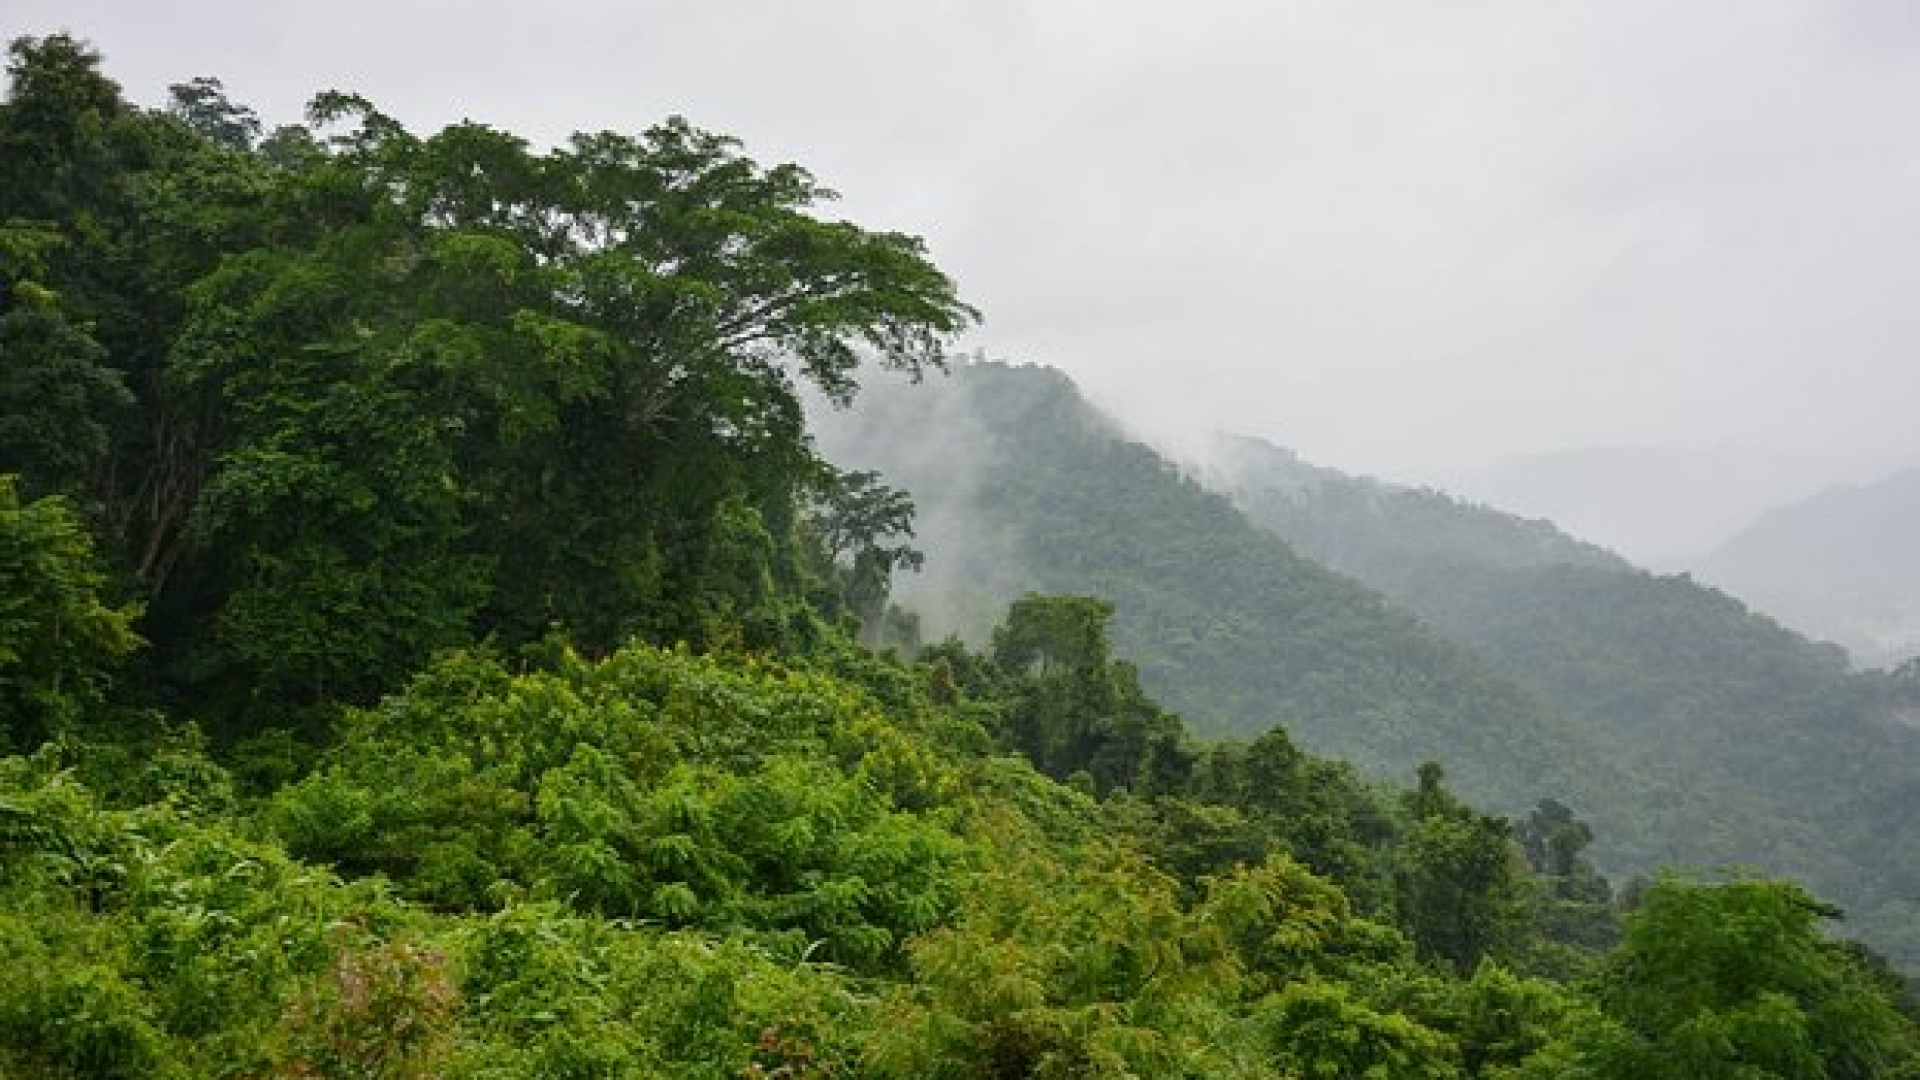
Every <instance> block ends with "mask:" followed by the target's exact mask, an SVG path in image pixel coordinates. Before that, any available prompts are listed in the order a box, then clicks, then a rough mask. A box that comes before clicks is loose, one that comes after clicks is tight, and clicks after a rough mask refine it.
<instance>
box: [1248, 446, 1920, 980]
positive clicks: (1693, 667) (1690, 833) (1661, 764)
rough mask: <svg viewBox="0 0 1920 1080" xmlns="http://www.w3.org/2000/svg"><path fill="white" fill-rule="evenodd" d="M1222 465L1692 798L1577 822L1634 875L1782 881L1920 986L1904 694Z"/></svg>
mask: <svg viewBox="0 0 1920 1080" xmlns="http://www.w3.org/2000/svg"><path fill="white" fill-rule="evenodd" d="M1232 449H1233V451H1234V452H1232V453H1230V454H1225V455H1219V456H1218V457H1217V458H1216V461H1217V462H1218V471H1217V472H1216V474H1215V476H1216V479H1217V480H1218V482H1219V483H1220V484H1221V486H1222V488H1223V489H1224V490H1227V491H1230V492H1232V493H1233V497H1234V499H1235V502H1236V504H1237V505H1239V506H1241V507H1242V508H1244V509H1245V511H1246V513H1247V514H1248V516H1249V517H1251V518H1252V519H1253V520H1255V521H1256V522H1258V523H1260V524H1263V525H1265V526H1267V527H1269V528H1271V529H1273V530H1274V531H1275V532H1276V533H1278V534H1279V535H1281V536H1283V537H1285V538H1286V539H1287V540H1288V541H1289V542H1291V543H1293V544H1295V545H1297V546H1298V547H1299V548H1300V550H1302V551H1303V552H1305V553H1306V554H1308V555H1311V556H1312V557H1314V558H1317V559H1322V560H1324V561H1326V562H1327V563H1328V564H1329V565H1332V566H1334V567H1337V568H1339V569H1341V570H1344V571H1346V572H1348V573H1351V574H1353V575H1354V576H1355V577H1357V578H1360V579H1361V580H1363V581H1365V582H1367V583H1368V584H1370V585H1373V586H1374V587H1375V588H1378V589H1380V590H1381V591H1382V592H1383V593H1385V594H1386V595H1387V596H1389V597H1391V598H1392V599H1393V600H1395V601H1396V602H1398V603H1401V604H1404V605H1405V606H1406V607H1407V608H1408V609H1409V610H1411V611H1413V612H1415V613H1417V614H1418V615H1419V616H1420V617H1421V618H1423V619H1425V620H1427V621H1428V622H1429V623H1430V624H1432V625H1433V626H1435V627H1436V628H1438V629H1440V630H1442V631H1444V632H1445V633H1447V634H1448V635H1449V636H1451V637H1452V638H1454V639H1455V640H1458V641H1461V642H1464V643H1466V644H1468V645H1471V646H1472V647H1473V648H1474V649H1475V650H1476V651H1477V652H1478V653H1479V654H1480V655H1482V656H1485V657H1486V658H1487V659H1488V661H1489V662H1490V663H1492V664H1493V665H1494V666H1495V667H1496V668H1497V669H1498V670H1500V671H1501V673H1502V674H1504V675H1506V676H1508V677H1509V678H1511V679H1513V680H1514V681H1516V682H1518V683H1520V684H1521V685H1523V686H1526V687H1527V688H1528V689H1530V690H1532V691H1533V692H1534V693H1536V694H1538V695H1539V696H1540V697H1541V698H1542V699H1544V700H1546V701H1548V702H1551V703H1552V704H1553V705H1554V706H1555V707H1557V708H1558V709H1559V710H1560V711H1561V712H1563V713H1564V714H1565V715H1567V716H1569V717H1573V718H1575V719H1576V720H1578V721H1580V722H1581V723H1582V725H1583V727H1584V728H1585V729H1586V730H1587V731H1589V732H1591V733H1593V734H1594V735H1595V736H1596V738H1597V739H1598V740H1600V741H1602V742H1604V743H1605V745H1606V746H1607V747H1608V751H1609V753H1611V754H1612V755H1613V756H1614V759H1615V760H1616V761H1619V762H1621V763H1622V767H1623V768H1624V769H1625V770H1627V771H1629V772H1631V773H1632V774H1633V775H1636V776H1640V777H1647V778H1655V777H1664V778H1665V784H1664V788H1665V791H1666V792H1668V793H1677V792H1680V791H1682V790H1684V791H1686V792H1687V793H1688V798H1686V799H1681V798H1677V797H1672V796H1671V795H1669V796H1668V797H1663V798H1658V799H1654V800H1650V801H1649V800H1638V801H1630V802H1622V803H1621V804H1619V805H1618V806H1617V807H1614V806H1609V807H1608V808H1607V809H1606V810H1605V812H1604V814H1603V812H1602V811H1601V809H1600V808H1598V807H1595V808H1593V811H1592V814H1593V816H1594V817H1595V818H1596V819H1597V820H1598V819H1602V818H1603V817H1604V820H1605V828H1606V829H1607V830H1609V831H1613V832H1617V833H1619V834H1622V835H1628V836H1633V837H1635V838H1637V843H1636V844H1635V848H1636V849H1637V850H1635V851H1634V853H1633V854H1634V857H1636V858H1637V860H1638V861H1639V862H1641V863H1643V864H1645V863H1667V864H1673V863H1690V864H1694V865H1723V864H1729V863H1744V864H1749V865H1761V866H1765V867H1767V868H1768V869H1769V870H1770V871H1773V872H1776V873H1783V874H1790V875H1792V876H1794V877H1796V878H1799V879H1801V880H1804V881H1807V882H1809V883H1811V884H1813V885H1814V886H1816V887H1817V888H1818V889H1819V890H1820V892H1821V893H1822V894H1823V895H1828V896H1832V897H1834V898H1835V899H1837V900H1839V901H1841V902H1842V903H1843V904H1844V905H1845V907H1846V908H1847V910H1848V913H1849V915H1850V922H1851V925H1852V926H1853V927H1854V928H1855V930H1857V931H1858V932H1860V933H1862V934H1865V935H1867V936H1868V937H1869V938H1870V940H1873V941H1874V942H1876V943H1877V944H1878V945H1880V946H1881V947H1883V948H1886V949H1887V950H1888V951H1889V952H1891V953H1893V954H1894V955H1896V956H1897V957H1898V958H1899V960H1900V961H1901V963H1902V964H1903V965H1905V966H1906V967H1908V968H1909V969H1910V970H1911V969H1914V968H1916V967H1920V904H1917V903H1916V901H1915V897H1916V896H1917V895H1920V893H1916V891H1915V886H1916V884H1920V845H1917V844H1916V842H1915V841H1916V838H1920V832H1916V829H1915V826H1914V824H1913V815H1914V810H1915V808H1916V807H1920V799H1917V798H1916V793H1915V789H1914V779H1913V778H1914V777H1915V776H1916V775H1920V728H1916V727H1914V726H1913V725H1912V724H1911V723H1910V722H1907V721H1903V720H1900V719H1899V717H1900V716H1901V715H1902V714H1903V713H1904V712H1905V711H1906V710H1908V709H1910V707H1911V706H1910V704H1909V702H1910V696H1911V690H1910V688H1903V687H1902V684H1901V683H1900V680H1899V679H1897V678H1890V677H1888V676H1886V675H1883V674H1880V673H1859V672H1854V671H1851V670H1850V669H1849V668H1848V666H1847V663H1846V659H1845V657H1844V656H1843V655H1842V654H1841V653H1840V652H1839V650H1837V649H1836V648H1834V647H1833V646H1830V645H1823V644H1817V643H1814V642H1810V641H1807V640H1806V639H1804V638H1802V637H1800V636H1799V635H1797V634H1794V633H1791V632H1789V631H1787V630H1785V629H1782V628H1781V627H1780V626H1778V625H1776V624H1775V623H1773V622H1772V621H1770V620H1769V619H1767V618H1764V617H1762V616H1760V615H1757V614H1754V613H1752V612H1750V611H1748V610H1747V609H1746V608H1744V607H1742V606H1741V605H1740V604H1739V603H1737V602H1735V601H1734V600H1732V599H1730V598H1729V597H1727V596H1725V595H1722V594H1720V593H1718V592H1715V591H1713V590H1712V589H1708V588H1705V587H1703V586H1701V585H1699V584H1698V583H1696V582H1694V581H1692V580H1691V579H1689V578H1687V577H1684V576H1681V577H1662V576H1656V575H1653V574H1649V573H1646V572H1644V571H1641V570H1638V569H1635V568H1633V567H1631V566H1629V565H1627V564H1626V563H1624V562H1621V561H1620V560H1618V559H1615V558H1612V557H1610V556H1607V555H1605V554H1604V553H1602V552H1598V551H1596V550H1595V549H1593V548H1590V547H1587V546H1585V545H1582V544H1578V543H1576V542H1574V541H1572V540H1569V539H1567V538H1566V537H1564V536H1559V535H1557V534H1554V533H1553V532H1552V530H1551V529H1550V528H1549V527H1548V526H1546V525H1545V524H1544V523H1540V522H1526V521H1521V520H1518V519H1515V518H1513V517H1510V516H1508V515H1504V514H1500V513H1497V512H1494V511H1491V510H1487V509H1484V508H1477V507H1469V506H1462V505H1460V504H1457V503H1454V502H1452V501H1451V500H1448V499H1446V498H1445V497H1443V496H1439V495H1437V494H1435V493H1432V492H1419V491H1407V490H1403V489H1396V488H1391V487H1388V486H1386V485H1382V484H1379V483H1375V482H1371V481H1365V480H1359V479H1356V478H1353V477H1346V476H1342V475H1340V474H1338V473H1334V472H1333V471H1332V470H1326V469H1315V468H1314V467H1312V466H1307V465H1304V464H1303V463H1301V462H1299V461H1298V460H1297V459H1295V458H1294V457H1293V456H1292V455H1290V454H1288V453H1286V452H1285V451H1282V450H1279V449H1277V448H1275V447H1272V446H1267V445H1264V444H1260V443H1257V442H1254V441H1251V440H1241V441H1239V442H1238V443H1237V444H1235V445H1234V446H1233V447H1232ZM1868 531H1869V532H1870V531H1871V530H1868ZM1466 537H1472V541H1471V542H1470V543H1461V542H1459V540H1460V539H1464V538H1466Z"/></svg>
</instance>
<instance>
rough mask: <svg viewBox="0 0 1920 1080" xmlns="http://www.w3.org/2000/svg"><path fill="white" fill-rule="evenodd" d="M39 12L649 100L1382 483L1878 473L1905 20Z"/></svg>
mask: <svg viewBox="0 0 1920 1080" xmlns="http://www.w3.org/2000/svg"><path fill="white" fill-rule="evenodd" d="M60 29H64V30H69V31H71V32H73V33H75V34H77V35H78V36H81V37H83V38H86V39H88V40H90V41H91V42H92V43H93V44H94V45H95V47H96V48H98V49H99V50H100V51H101V52H102V53H103V54H104V55H105V56H106V66H107V71H108V74H109V75H111V76H113V77H114V78H116V79H117V80H118V81H119V82H120V83H121V84H122V86H123V88H124V89H125V90H126V92H127V93H128V95H129V96H130V97H132V98H133V99H134V100H136V101H141V102H144V103H152V104H157V103H159V102H160V101H162V100H163V98H164V94H165V87H166V86H167V85H168V84H169V83H172V82H180V81H184V80H186V79H187V78H190V77H193V76H197V75H214V76H217V77H219V78H221V79H222V80H223V81H224V82H225V83H226V86H227V89H228V91H229V93H230V94H231V95H232V96H233V97H234V98H235V99H236V100H239V101H242V102H245V103H249V104H251V105H252V106H253V107H254V108H255V109H256V110H258V111H259V112H260V114H261V115H262V117H263V118H264V119H265V120H267V121H268V123H269V124H270V125H271V124H272V123H277V122H290V121H295V120H297V119H298V118H299V115H300V109H301V107H302V104H303V103H304V101H305V99H306V98H307V97H308V96H309V95H311V94H312V93H313V92H315V91H318V90H322V89H343V90H353V91H356V92H359V93H362V94H364V95H365V96H367V97H369V98H371V99H372V100H373V101H374V102H375V103H376V104H377V105H378V106H379V107H381V108H382V109H383V111H386V112H388V113H389V114H391V115H394V116H396V117H398V118H400V119H401V120H402V121H404V122H406V123H407V124H408V125H409V126H411V127H413V128H415V129H416V130H419V129H431V128H434V127H437V126H439V125H441V124H445V123H449V122H453V121H456V120H460V119H467V118H471V119H474V120H478V121H481V122H485V123H489V124H493V125H495V126H498V127H502V128H506V129H508V130H511V131H514V132H517V133H519V134H521V135H524V136H526V137H528V138H530V139H532V140H533V141H535V142H536V143H548V142H554V141H558V140H560V139H563V138H564V137H565V136H566V135H567V134H568V133H570V132H572V131H574V130H598V129H608V128H610V129H618V130H627V131H635V130H639V129H642V128H644V127H646V126H647V125H649V124H651V123H653V122H655V121H657V120H659V119H661V118H663V117H666V116H668V115H675V114H677V115H682V116H685V117H687V118H688V119H689V120H691V121H692V122H693V123H695V124H696V125H698V126H701V127H705V128H708V129H710V130H716V131H721V132H726V133H729V134H732V135H736V136H738V137H740V138H741V139H742V140H743V141H744V143H745V146H746V150H747V152H748V153H749V154H750V155H751V156H753V157H755V158H756V159H758V160H761V161H762V162H767V163H771V162H775V161H797V162H799V163H801V164H803V165H805V166H806V167H808V168H809V169H810V170H811V171H812V172H813V173H814V174H815V176H816V177H817V178H819V179H820V180H821V181H822V182H823V183H825V184H826V185H827V186H829V187H831V188H834V189H836V190H837V191H839V192H840V193H841V195H842V199H841V200H840V202H839V203H838V204H836V205H835V207H834V208H833V213H835V214H837V215H844V216H846V217H848V218H850V219H851V220H854V221H856V222H859V223H860V224H863V225H866V226H869V227H874V228H886V229H893V230H899V231H904V232H909V233H914V234H917V235H920V236H922V237H924V238H925V239H926V240H927V243H928V245H929V249H930V251H931V254H932V256H933V258H934V260H935V261H936V262H937V263H939V264H940V265H941V266H942V267H943V268H944V269H946V270H947V271H948V272H949V273H950V274H952V275H953V276H954V277H955V279H956V280H957V281H958V283H959V285H960V288H961V291H962V293H963V295H964V296H965V297H966V298H967V299H968V300H969V301H970V302H971V303H973V304H974V305H975V306H976V307H978V308H980V309H981V311H982V312H983V314H984V316H985V318H984V322H983V324H982V325H981V326H980V327H979V328H978V329H977V330H976V331H974V332H973V333H971V334H970V335H969V336H968V337H967V339H966V340H965V341H963V342H962V343H961V345H962V348H963V349H967V350H972V349H979V350H982V351H984V352H985V353H986V354H987V355H989V356H993V357H996V358H1005V359H1013V360H1021V361H1035V362H1041V363H1047V364H1052V365H1055V366H1058V367H1061V368H1064V369H1065V370H1067V371H1068V372H1069V373H1071V374H1072V375H1073V376H1074V377H1075V378H1076V380H1078V381H1079V382H1080V383H1081V384H1082V385H1083V386H1084V387H1085V388H1086V389H1087V390H1088V392H1089V393H1090V394H1091V395H1092V396H1093V397H1094V398H1095V399H1096V400H1098V401H1100V402H1101V403H1102V404H1104V405H1106V406H1108V407H1109V408H1111V409H1113V410H1114V411H1116V412H1118V413H1120V414H1122V415H1123V416H1125V417H1127V418H1129V419H1131V420H1133V421H1135V422H1136V423H1138V424H1140V425H1142V426H1143V428H1145V429H1149V430H1154V429H1159V430H1167V429H1171V428H1172V427H1174V426H1176V425H1193V426H1209V427H1219V428H1227V429H1232V430H1236V431H1243V432H1248V433H1252V434H1257V435H1262V436H1265V437H1267V438H1270V439H1272V440H1274V441H1276V442H1279V443H1281V444H1283V445H1287V446H1290V447H1292V448H1294V449H1296V450H1298V451H1299V452H1301V453H1302V454H1303V455H1304V456H1306V457H1308V458H1309V459H1310V460H1314V461H1317V462H1321V463H1324V464H1329V465H1334V466H1337V467H1341V468H1346V469H1350V470H1354V471H1361V472H1369V473H1374V474H1377V475H1382V476H1387V477H1390V478H1399V479H1414V480H1422V479H1430V478H1434V477H1441V476H1461V475H1470V474H1476V473H1475V470H1476V469H1478V467H1479V466H1482V465H1486V464H1488V463H1493V462H1500V461H1503V460H1508V459H1514V458H1527V457H1530V456H1536V455H1543V454H1552V453H1555V452H1559V451H1566V450H1575V449H1581V448H1593V447H1602V448H1679V449H1683V450H1688V451H1698V452H1701V453H1707V454H1714V455H1720V456H1721V457H1726V456H1729V455H1732V456H1734V457H1740V456H1742V455H1745V457H1746V459H1747V460H1751V461H1761V460H1768V461H1775V462H1778V461H1780V460H1788V459H1790V460H1792V461H1795V462H1799V463H1801V464H1802V465H1805V463H1807V462H1810V461H1819V462H1824V463H1827V464H1825V465H1822V466H1820V468H1826V469H1828V473H1830V474H1831V477H1832V478H1835V479H1860V478H1862V477H1861V476H1859V475H1846V476H1842V475H1841V474H1843V473H1846V472H1847V470H1853V473H1854V474H1858V473H1860V472H1862V471H1863V470H1870V469H1885V470H1887V471H1891V469H1892V468H1893V467H1894V466H1896V465H1899V464H1913V463H1920V424H1917V423H1915V422H1914V416H1915V413H1916V411H1917V409H1916V407H1917V406H1920V363H1916V360H1920V356H1917V355H1916V353H1917V352H1920V122H1916V104H1920V4H1914V3H1912V2H1910V0H1693V2H1689V3H1683V4H1676V3H1671V2H1668V0H1605V2H1587V3H1572V2H1559V0H1460V2H1457V3H1445V4H1442V3H1434V2H1432V0H1285V2H1251V0H1249V2H1237V0H1217V2H1215V0H1184V2H1180V3H1174V2H1172V0H1163V2H1159V3H1147V2H1141V0H1024V2H1020V0H969V2H965V3H961V2H958V0H807V2H806V3H793V2H780V0H760V2H747V0H702V2H689V0H676V2H673V3H666V2H658V0H545V2H542V3H525V2H518V3H506V2H500V0H465V2H461V3H452V2H447V3H423V2H408V0H384V2H379V3H373V2H368V0H330V2H328V3H325V4H320V3H307V2H301V0H289V2H276V3H264V2H260V0H205V2H193V0H176V2H173V3H167V4H150V3H144V2H140V0H58V2H52V0H7V2H6V3H5V5H4V6H0V32H4V33H5V34H6V35H7V36H8V37H9V38H11V37H13V36H16V35H18V34H22V33H46V32H51V31H54V30H60ZM1756 467H1758V466H1756ZM1820 468H1815V469H1814V470H1813V472H1814V473H1819V474H1820V475H1822V476H1826V475H1828V473H1820ZM1789 471H1791V470H1789Z"/></svg>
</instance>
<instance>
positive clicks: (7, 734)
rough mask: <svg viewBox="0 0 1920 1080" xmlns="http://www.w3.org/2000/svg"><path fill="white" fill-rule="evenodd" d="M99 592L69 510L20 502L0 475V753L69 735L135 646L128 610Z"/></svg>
mask: <svg viewBox="0 0 1920 1080" xmlns="http://www.w3.org/2000/svg"><path fill="white" fill-rule="evenodd" d="M104 586H105V575H104V574H103V573H102V572H101V570H100V568H99V566H98V565H97V563H96V562H95V559H94V552H93V545H92V542H91V540H90V538H89V537H88V535H87V532H86V529H85V527H84V526H83V525H82V524H81V522H80V519H79V517H78V515H76V514H75V513H74V512H73V510H72V508H71V507H69V506H68V505H67V504H66V502H65V501H64V500H62V499H60V498H58V497H55V496H48V497H46V498H42V499H37V500H34V501H33V502H28V503H22V502H21V500H20V489H19V484H18V482H17V480H16V478H15V477H12V476H7V475H0V719H4V721H5V725H4V728H0V748H5V747H7V746H9V745H11V746H12V747H13V748H15V749H27V748H30V747H32V746H35V745H37V744H38V743H39V742H40V741H41V740H43V739H46V738H49V737H51V736H53V735H55V734H58V733H60V732H62V731H65V730H68V729H71V728H72V727H73V726H74V725H75V724H77V723H78V722H80V721H81V720H82V719H84V718H85V717H86V714H87V712H88V711H89V710H90V709H92V708H94V707H96V706H98V705H99V704H100V702H101V701H102V699H103V698H104V696H105V693H106V690H107V687H108V684H109V682H110V680H111V677H112V674H113V671H114V669H115V668H116V667H117V666H118V664H119V662H120V661H121V660H122V659H123V658H125V657H126V656H127V655H128V654H130V653H132V652H133V651H134V649H135V648H137V647H138V646H139V644H140V639H139V637H137V636H136V635H135V634H134V632H133V628H132V627H133V621H134V618H135V617H136V616H137V614H138V609H137V608H135V607H133V606H131V605H128V606H122V607H111V606H109V605H108V604H107V603H106V602H105V601H104V600H103V599H102V597H101V593H102V591H103V589H104Z"/></svg>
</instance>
